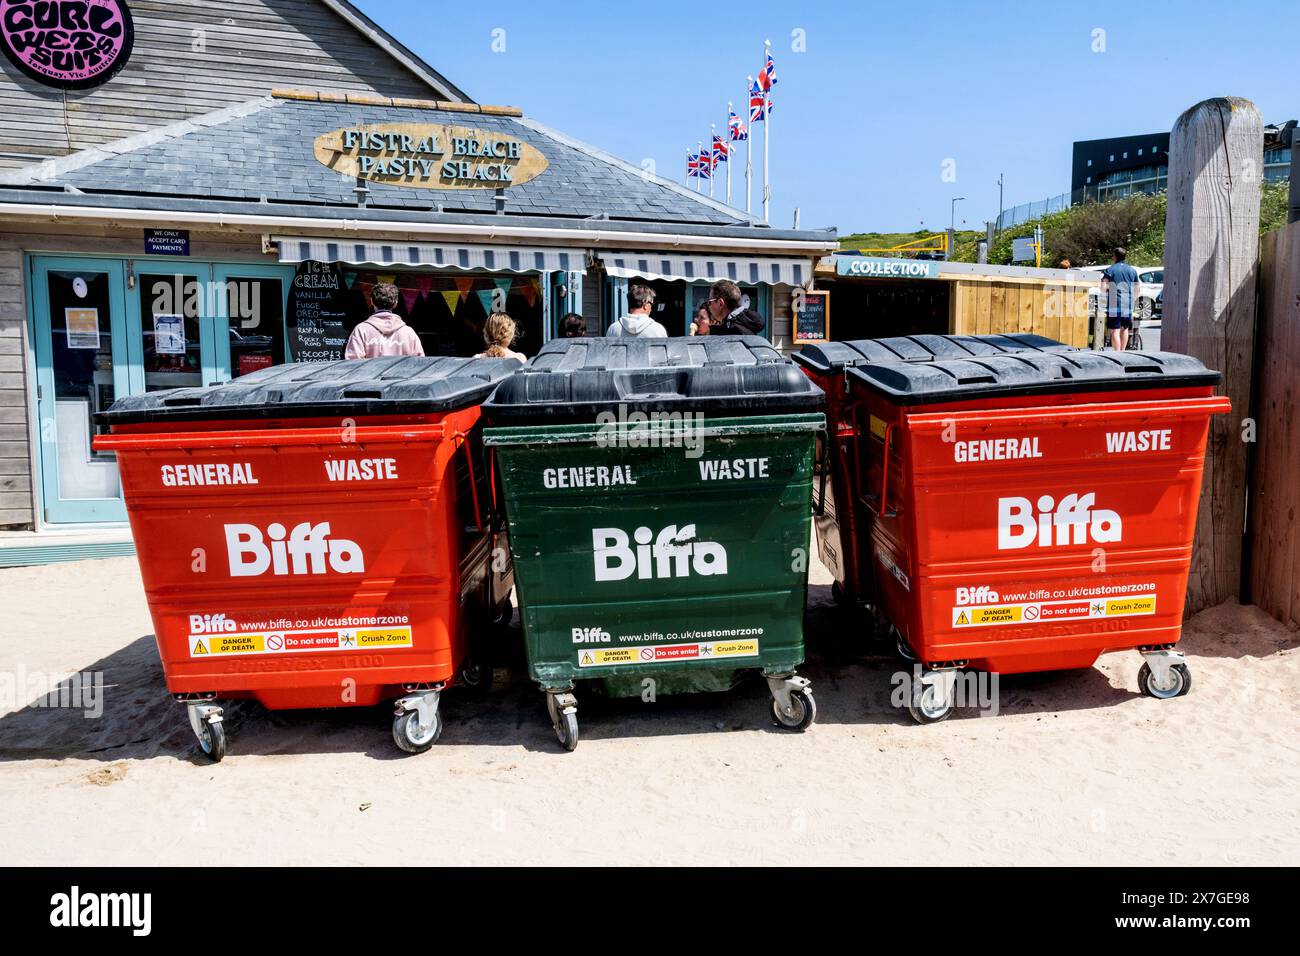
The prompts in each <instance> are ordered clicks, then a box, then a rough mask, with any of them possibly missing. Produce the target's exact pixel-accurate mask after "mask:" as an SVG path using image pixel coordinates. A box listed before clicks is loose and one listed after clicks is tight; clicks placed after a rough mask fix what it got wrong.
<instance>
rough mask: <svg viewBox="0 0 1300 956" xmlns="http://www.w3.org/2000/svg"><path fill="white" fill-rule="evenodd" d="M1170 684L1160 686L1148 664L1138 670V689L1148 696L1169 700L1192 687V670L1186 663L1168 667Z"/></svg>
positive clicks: (1182, 694) (1180, 695)
mask: <svg viewBox="0 0 1300 956" xmlns="http://www.w3.org/2000/svg"><path fill="white" fill-rule="evenodd" d="M1169 681H1170V686H1168V687H1161V686H1160V685H1158V684H1157V683H1156V681H1155V674H1154V673H1152V671H1151V665H1150V664H1143V665H1142V669H1141V670H1139V671H1138V689H1139V690H1141V691H1142V693H1144V694H1146V695H1147V696H1148V697H1154V698H1155V699H1156V700H1171V699H1173V698H1174V697H1182V696H1184V695H1185V694H1186V693H1187V692H1188V691H1189V690H1191V689H1192V672H1191V671H1190V670H1188V669H1187V665H1186V664H1174V665H1173V666H1171V667H1170V668H1169Z"/></svg>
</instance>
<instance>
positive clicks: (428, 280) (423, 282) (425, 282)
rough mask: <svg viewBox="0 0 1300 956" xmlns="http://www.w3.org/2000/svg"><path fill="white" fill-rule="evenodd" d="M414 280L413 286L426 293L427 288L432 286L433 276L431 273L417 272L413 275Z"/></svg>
mask: <svg viewBox="0 0 1300 956" xmlns="http://www.w3.org/2000/svg"><path fill="white" fill-rule="evenodd" d="M414 281H415V287H416V288H417V289H419V290H420V292H421V293H428V292H429V290H430V289H432V288H433V276H431V275H424V274H417V275H416V276H415V277H414Z"/></svg>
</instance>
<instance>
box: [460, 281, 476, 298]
mask: <svg viewBox="0 0 1300 956" xmlns="http://www.w3.org/2000/svg"><path fill="white" fill-rule="evenodd" d="M456 288H457V289H459V290H460V297H461V298H462V299H463V298H465V297H466V296H467V295H469V293H470V290H471V289H473V288H474V279H473V278H472V277H460V276H458V277H457V278H456Z"/></svg>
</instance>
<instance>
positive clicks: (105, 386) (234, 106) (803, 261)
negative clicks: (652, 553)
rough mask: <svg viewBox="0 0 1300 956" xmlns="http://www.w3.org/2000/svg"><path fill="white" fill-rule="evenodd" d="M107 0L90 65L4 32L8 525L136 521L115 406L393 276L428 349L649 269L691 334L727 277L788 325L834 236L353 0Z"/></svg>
mask: <svg viewBox="0 0 1300 956" xmlns="http://www.w3.org/2000/svg"><path fill="white" fill-rule="evenodd" d="M101 6H104V7H105V8H106V9H111V11H112V18H111V19H110V20H109V21H107V28H106V31H105V36H104V38H103V43H102V44H101V45H100V46H99V47H97V49H100V50H102V51H104V56H103V57H102V58H101V59H100V60H97V61H96V62H95V63H93V64H90V65H87V66H86V67H85V68H84V69H83V68H80V67H78V68H77V69H76V70H75V71H73V70H70V71H68V72H66V73H63V74H57V75H49V74H47V73H43V72H41V70H40V69H39V67H40V66H41V65H42V64H41V61H40V59H39V58H34V59H31V62H28V60H26V59H24V58H23V57H24V55H25V54H26V52H28V51H24V50H17V49H10V50H6V51H5V52H6V54H7V55H6V56H5V57H3V58H0V104H3V105H4V107H5V110H6V116H7V118H8V119H9V122H8V123H6V124H5V126H4V127H3V129H0V528H18V529H31V528H37V529H51V530H66V529H88V528H91V527H94V526H108V527H109V528H113V527H116V528H122V527H123V526H124V525H123V523H124V522H125V518H126V513H125V509H124V507H123V503H122V495H121V487H120V483H119V480H118V473H117V465H116V461H115V460H114V458H113V456H112V455H111V454H105V453H101V452H97V451H95V450H94V449H93V448H92V447H91V442H92V440H93V438H94V436H95V434H96V433H97V431H98V430H99V429H98V426H97V424H96V422H95V414H96V413H97V412H99V411H101V410H103V409H105V408H107V407H108V406H109V405H110V404H111V403H112V402H113V401H114V400H115V399H116V398H119V397H122V396H125V395H130V394H137V393H140V392H146V391H152V390H156V389H166V388H174V387H177V386H194V385H208V384H213V383H217V382H223V381H228V380H230V379H232V378H236V377H239V376H241V375H246V374H249V373H250V372H254V371H256V370H258V369H261V368H265V367H268V366H271V365H277V364H280V363H283V362H294V361H328V360H332V359H336V358H341V357H342V349H343V345H344V343H345V341H346V338H347V335H348V333H349V332H350V331H351V329H352V328H353V327H354V326H355V325H356V324H357V323H359V322H361V321H363V320H364V319H365V317H366V316H367V315H368V314H369V312H370V311H371V308H372V305H371V302H370V295H369V293H370V290H371V289H372V288H373V286H374V284H376V283H378V282H380V281H385V282H392V283H395V284H396V285H397V286H398V287H399V289H400V291H401V301H400V303H399V306H398V308H397V311H398V312H399V314H401V315H403V316H404V317H405V318H406V319H407V321H408V322H409V324H411V326H412V327H413V328H414V329H415V330H416V332H417V334H419V335H420V338H421V340H422V341H423V344H424V347H425V351H426V352H427V353H428V354H444V355H462V356H469V355H473V354H474V353H475V352H477V351H479V350H481V349H482V347H483V340H482V326H483V321H484V319H485V317H486V315H487V314H488V313H489V312H491V311H494V310H498V309H505V310H508V311H509V312H510V313H511V314H512V315H513V316H515V317H516V318H517V319H518V320H519V323H520V328H521V340H520V341H519V342H518V344H517V347H518V348H519V349H520V350H522V351H524V352H526V353H528V354H533V353H534V352H536V350H537V349H538V348H539V347H540V346H541V345H542V344H543V343H544V342H545V341H546V340H547V339H549V338H550V337H552V336H553V335H555V333H556V328H557V325H558V322H559V319H560V317H561V316H563V315H564V314H565V313H567V312H579V313H582V314H583V315H584V316H586V318H587V327H588V329H589V330H591V332H592V333H593V334H601V332H602V331H603V330H604V329H605V328H607V327H608V326H609V324H610V323H611V322H612V321H614V320H615V319H616V318H617V317H618V316H619V315H621V314H622V313H623V312H624V311H625V310H626V307H627V289H628V285H629V283H631V282H635V281H638V280H644V281H649V282H651V283H653V284H654V285H655V286H656V288H658V289H659V290H660V292H661V295H660V299H659V302H658V306H659V309H660V311H659V313H658V314H656V316H655V317H656V318H657V319H658V320H659V321H661V322H663V323H664V324H665V325H666V326H667V327H668V329H669V331H670V333H671V334H674V335H683V334H685V333H686V330H687V326H688V323H689V316H690V314H691V312H692V311H693V309H694V307H695V305H696V304H697V303H698V302H699V301H700V300H701V299H702V297H703V295H704V291H705V290H706V289H707V287H708V285H709V283H710V282H711V281H713V280H715V279H718V278H730V279H734V280H735V281H737V282H738V283H739V284H740V285H741V287H742V289H743V290H744V292H745V294H746V295H748V296H749V299H750V302H751V305H752V306H753V307H754V308H755V309H756V310H757V311H759V312H760V313H761V314H762V315H763V316H764V317H765V319H766V320H767V328H766V333H767V335H768V336H769V337H770V338H772V339H773V341H774V342H776V343H778V344H783V345H786V346H787V347H788V343H789V341H790V338H791V327H790V326H791V317H790V302H791V290H792V289H793V288H795V287H797V286H801V285H804V284H806V283H807V282H808V281H810V279H811V277H812V272H813V267H814V263H815V262H816V260H817V258H818V257H820V256H822V255H824V254H826V253H828V252H830V251H831V250H833V249H834V248H835V247H836V245H837V243H836V239H835V234H834V232H833V231H831V230H827V231H819V232H811V231H795V230H782V229H773V228H770V227H769V226H766V225H765V224H764V223H763V222H762V221H761V220H759V219H757V218H756V217H753V216H749V215H747V214H745V213H744V212H742V211H740V210H737V209H735V208H733V207H730V206H728V205H726V204H724V203H722V202H718V201H714V200H711V199H709V198H708V197H707V196H703V195H700V194H699V193H696V192H694V191H692V190H690V189H687V188H686V187H684V186H682V185H681V184H680V183H677V182H672V181H668V180H665V179H663V178H661V177H659V176H656V175H655V174H654V173H653V171H651V170H647V169H644V168H642V167H640V166H636V165H633V164H631V163H627V162H624V161H623V160H621V159H618V158H617V157H614V156H611V155H609V154H607V153H604V152H602V151H601V150H599V149H596V148H594V147H591V146H588V145H586V144H583V143H581V142H578V141H576V140H574V139H572V138H570V137H568V136H566V135H564V134H563V133H561V132H559V131H557V130H553V129H550V128H547V127H545V126H543V125H541V124H539V123H536V122H535V121H533V120H532V119H531V118H529V117H527V116H526V115H525V114H524V112H523V111H522V110H520V109H517V108H514V107H504V106H488V105H482V104H479V103H476V102H474V101H473V100H472V99H471V98H470V97H469V96H468V94H466V93H465V92H463V91H462V90H461V89H460V87H458V86H456V85H453V84H452V83H451V82H449V81H448V80H446V79H445V78H444V77H442V76H441V75H440V74H439V73H438V72H437V71H436V70H434V69H433V68H432V67H431V66H429V65H428V64H426V63H424V62H423V61H422V60H420V59H419V58H418V57H416V56H415V55H414V54H413V53H411V51H410V50H408V49H406V48H405V47H404V46H402V45H401V44H400V43H399V42H398V41H397V40H396V39H394V38H393V37H391V36H389V35H388V34H386V33H384V32H383V31H382V30H379V29H378V28H377V27H375V25H374V24H373V23H372V22H371V21H369V20H368V19H367V18H365V17H364V16H363V15H362V14H360V13H359V12H358V11H357V10H356V9H355V8H354V7H353V6H352V5H351V4H349V3H346V2H342V0H228V2H226V3H223V4H221V5H219V7H215V8H212V9H209V8H207V7H204V6H195V5H194V4H192V3H183V2H179V0H177V2H157V3H148V4H145V3H138V4H136V3H130V2H127V0H101ZM178 23H184V24H185V27H184V29H181V28H180V27H178V26H177V24H178ZM127 26H132V27H133V30H131V29H126V27H127ZM132 37H133V41H132ZM0 40H3V37H2V36H0ZM5 42H7V41H5ZM56 73H57V71H56ZM538 95H544V91H538ZM126 543H127V544H128V545H129V540H127V542H126ZM65 550H66V548H65ZM79 553H85V552H84V550H83V551H82V552H79ZM102 553H121V551H108V552H102ZM13 554H14V552H13V551H8V552H6V551H5V550H4V549H3V548H0V564H3V563H26V562H19V561H16V560H8V558H12V556H13ZM6 555H8V558H7V556H6ZM58 556H60V557H62V556H67V555H65V554H63V552H59V554H58ZM34 560H42V558H39V557H38V558H35V559H34Z"/></svg>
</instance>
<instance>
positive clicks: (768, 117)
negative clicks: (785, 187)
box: [763, 40, 772, 222]
mask: <svg viewBox="0 0 1300 956" xmlns="http://www.w3.org/2000/svg"><path fill="white" fill-rule="evenodd" d="M771 46H772V41H771V40H764V41H763V69H765V70H766V69H767V57H768V54H769V53H770V52H771V51H770V49H769V48H770V47H771ZM771 92H772V88H771V86H769V85H768V84H767V83H764V84H763V221H764V222H771V219H770V218H769V216H768V203H769V202H770V201H771V199H772V188H771V186H769V185H768V177H767V156H768V150H767V140H768V130H769V129H770V128H771V126H772V105H771V100H770V99H769V98H768V94H769V93H771Z"/></svg>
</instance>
